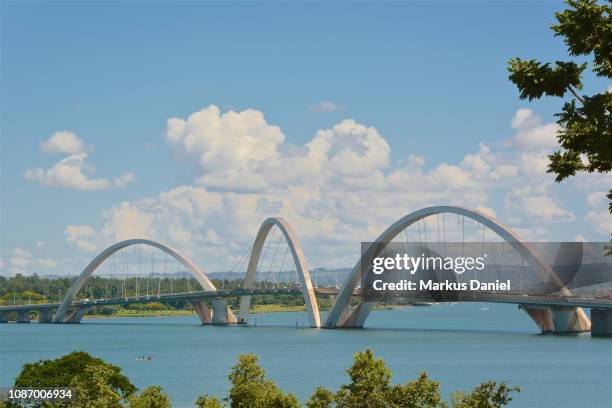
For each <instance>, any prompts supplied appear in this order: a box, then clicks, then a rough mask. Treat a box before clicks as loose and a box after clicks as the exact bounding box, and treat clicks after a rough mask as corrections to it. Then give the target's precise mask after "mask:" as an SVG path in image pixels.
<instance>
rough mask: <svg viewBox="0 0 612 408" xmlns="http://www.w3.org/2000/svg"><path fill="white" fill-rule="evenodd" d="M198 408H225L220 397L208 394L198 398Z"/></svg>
mask: <svg viewBox="0 0 612 408" xmlns="http://www.w3.org/2000/svg"><path fill="white" fill-rule="evenodd" d="M196 407H197V408H223V404H221V401H219V398H217V397H213V396H211V395H208V394H203V395H200V396H199V397H198V399H197V400H196Z"/></svg>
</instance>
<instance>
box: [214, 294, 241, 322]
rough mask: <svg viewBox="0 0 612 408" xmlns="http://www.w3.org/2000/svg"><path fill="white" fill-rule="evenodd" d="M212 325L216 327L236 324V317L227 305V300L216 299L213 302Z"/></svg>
mask: <svg viewBox="0 0 612 408" xmlns="http://www.w3.org/2000/svg"><path fill="white" fill-rule="evenodd" d="M212 308H213V315H212V323H211V324H215V325H228V324H235V323H236V317H235V316H234V314H233V313H232V311H231V310H230V308H229V305H228V304H227V299H214V300H213V301H212Z"/></svg>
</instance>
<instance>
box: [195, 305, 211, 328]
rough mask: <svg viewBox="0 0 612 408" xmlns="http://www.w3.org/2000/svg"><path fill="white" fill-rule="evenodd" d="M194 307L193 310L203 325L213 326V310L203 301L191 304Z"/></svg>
mask: <svg viewBox="0 0 612 408" xmlns="http://www.w3.org/2000/svg"><path fill="white" fill-rule="evenodd" d="M191 305H192V306H193V310H195V312H196V314H197V315H198V316H199V317H200V320H201V321H202V324H212V316H213V313H212V310H210V309H209V308H208V306H207V305H206V303H204V302H203V301H201V300H198V301H195V302H191Z"/></svg>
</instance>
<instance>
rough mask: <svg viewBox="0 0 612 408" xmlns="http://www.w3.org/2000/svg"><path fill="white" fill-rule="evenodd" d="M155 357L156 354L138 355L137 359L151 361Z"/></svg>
mask: <svg viewBox="0 0 612 408" xmlns="http://www.w3.org/2000/svg"><path fill="white" fill-rule="evenodd" d="M154 358H155V356H138V358H137V359H136V361H151V360H153V359H154Z"/></svg>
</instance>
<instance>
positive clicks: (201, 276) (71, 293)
mask: <svg viewBox="0 0 612 408" xmlns="http://www.w3.org/2000/svg"><path fill="white" fill-rule="evenodd" d="M137 244H143V245H148V246H151V247H154V248H157V249H159V250H161V251H164V252H165V253H167V254H168V255H170V256H171V257H173V258H174V259H176V260H177V261H179V262H180V263H181V264H182V265H183V266H184V267H185V268H186V269H187V270H188V271H189V272H191V274H192V275H193V276H194V277H195V278H196V280H197V281H198V282H199V283H200V285H202V288H204V290H206V291H215V290H217V289H216V288H215V285H213V283H212V282H211V281H210V279H208V277H207V276H206V274H205V273H204V271H203V270H201V269H200V268H198V266H197V265H196V264H195V263H193V262H192V261H191V260H189V259H188V258H186V257H185V256H183V255H182V254H181V253H179V252H178V251H177V250H175V249H173V248H171V247H169V246H167V245H164V244H160V243H159V242H155V241H151V240H148V239H129V240H126V241H121V242H117V243H116V244H114V245H111V246H110V247H108V248H106V249H105V250H104V251H102V252H100V253H99V254H98V256H96V257H95V258H94V259H93V260H92V261H91V262H90V263H89V265H87V267H85V269H84V270H83V272H81V274H80V275H79V277H78V278H77V280H76V281H75V282H74V283H73V284H72V286H71V287H70V289H69V290H68V293H67V294H66V296H65V297H64V300H63V301H62V304H61V305H60V307H59V308H58V309H57V312H55V316H54V317H53V321H54V322H56V323H61V322H63V321H64V318H65V316H66V313H67V312H68V309H69V308H70V306H71V305H72V302H74V299H75V297H76V295H77V293H78V292H79V290H81V288H82V287H83V285H84V284H85V282H87V280H88V279H89V277H90V276H91V275H92V274H93V273H94V271H95V270H96V268H98V266H100V264H101V263H102V262H104V261H105V260H106V259H107V258H108V257H109V256H111V255H112V254H114V253H115V252H117V251H119V250H120V249H123V248H125V247H128V246H131V245H137Z"/></svg>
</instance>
